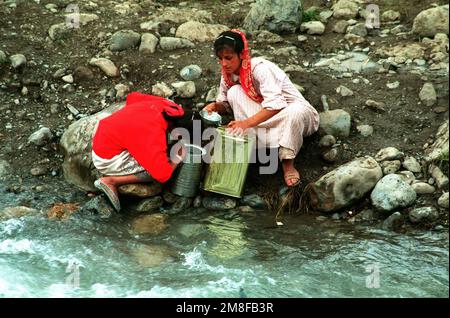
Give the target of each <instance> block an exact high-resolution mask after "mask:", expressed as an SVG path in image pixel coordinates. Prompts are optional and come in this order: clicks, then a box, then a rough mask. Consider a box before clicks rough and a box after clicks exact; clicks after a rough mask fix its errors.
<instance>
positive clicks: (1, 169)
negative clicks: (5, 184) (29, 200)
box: [0, 159, 12, 180]
mask: <svg viewBox="0 0 450 318" xmlns="http://www.w3.org/2000/svg"><path fill="white" fill-rule="evenodd" d="M11 172H12V168H11V165H10V164H9V163H8V162H7V161H6V160H3V159H0V180H1V179H3V178H5V177H6V176H8V175H9V174H10V173H11Z"/></svg>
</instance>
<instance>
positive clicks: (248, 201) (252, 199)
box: [241, 194, 267, 209]
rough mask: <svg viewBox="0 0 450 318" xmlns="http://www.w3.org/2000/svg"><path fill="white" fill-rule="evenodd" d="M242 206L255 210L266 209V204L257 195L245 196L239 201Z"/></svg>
mask: <svg viewBox="0 0 450 318" xmlns="http://www.w3.org/2000/svg"><path fill="white" fill-rule="evenodd" d="M241 203H242V205H248V206H250V207H252V208H255V209H266V208H267V204H266V202H265V201H264V200H263V199H262V198H261V197H260V196H259V195H257V194H249V195H245V196H244V197H243V198H242V199H241Z"/></svg>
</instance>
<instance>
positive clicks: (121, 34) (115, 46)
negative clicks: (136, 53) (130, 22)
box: [109, 30, 141, 52]
mask: <svg viewBox="0 0 450 318" xmlns="http://www.w3.org/2000/svg"><path fill="white" fill-rule="evenodd" d="M140 40H141V35H140V34H139V33H137V32H134V31H133V30H121V31H117V32H116V33H114V34H113V35H112V37H111V40H110V41H111V44H110V46H109V49H110V50H111V51H113V52H115V51H125V50H128V49H131V48H134V47H135V46H137V45H138V44H139V41H140Z"/></svg>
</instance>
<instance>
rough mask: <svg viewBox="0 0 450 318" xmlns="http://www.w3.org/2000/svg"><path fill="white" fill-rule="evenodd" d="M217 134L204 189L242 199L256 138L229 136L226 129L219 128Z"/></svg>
mask: <svg viewBox="0 0 450 318" xmlns="http://www.w3.org/2000/svg"><path fill="white" fill-rule="evenodd" d="M216 132H217V134H216V136H215V140H214V146H213V154H212V156H211V162H210V164H209V165H208V168H207V170H206V175H205V179H204V185H203V189H204V190H206V191H210V192H215V193H220V194H224V195H228V196H231V197H236V198H240V197H241V196H242V190H243V189H244V184H245V179H246V177H247V170H248V165H249V163H250V159H251V155H252V151H253V145H254V142H255V138H254V137H252V136H248V135H246V136H235V135H232V134H229V133H227V132H226V129H225V128H224V127H219V128H217V129H216Z"/></svg>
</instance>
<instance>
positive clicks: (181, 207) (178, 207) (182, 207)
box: [169, 197, 193, 214]
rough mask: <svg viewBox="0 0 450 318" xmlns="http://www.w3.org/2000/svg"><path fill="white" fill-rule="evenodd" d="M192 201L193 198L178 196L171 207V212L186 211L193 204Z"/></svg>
mask: <svg viewBox="0 0 450 318" xmlns="http://www.w3.org/2000/svg"><path fill="white" fill-rule="evenodd" d="M192 201H193V200H192V199H191V198H185V197H178V199H177V201H176V202H175V204H174V205H173V206H172V207H171V209H170V211H169V214H178V213H181V212H186V211H187V210H188V209H189V208H190V207H191V206H192Z"/></svg>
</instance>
